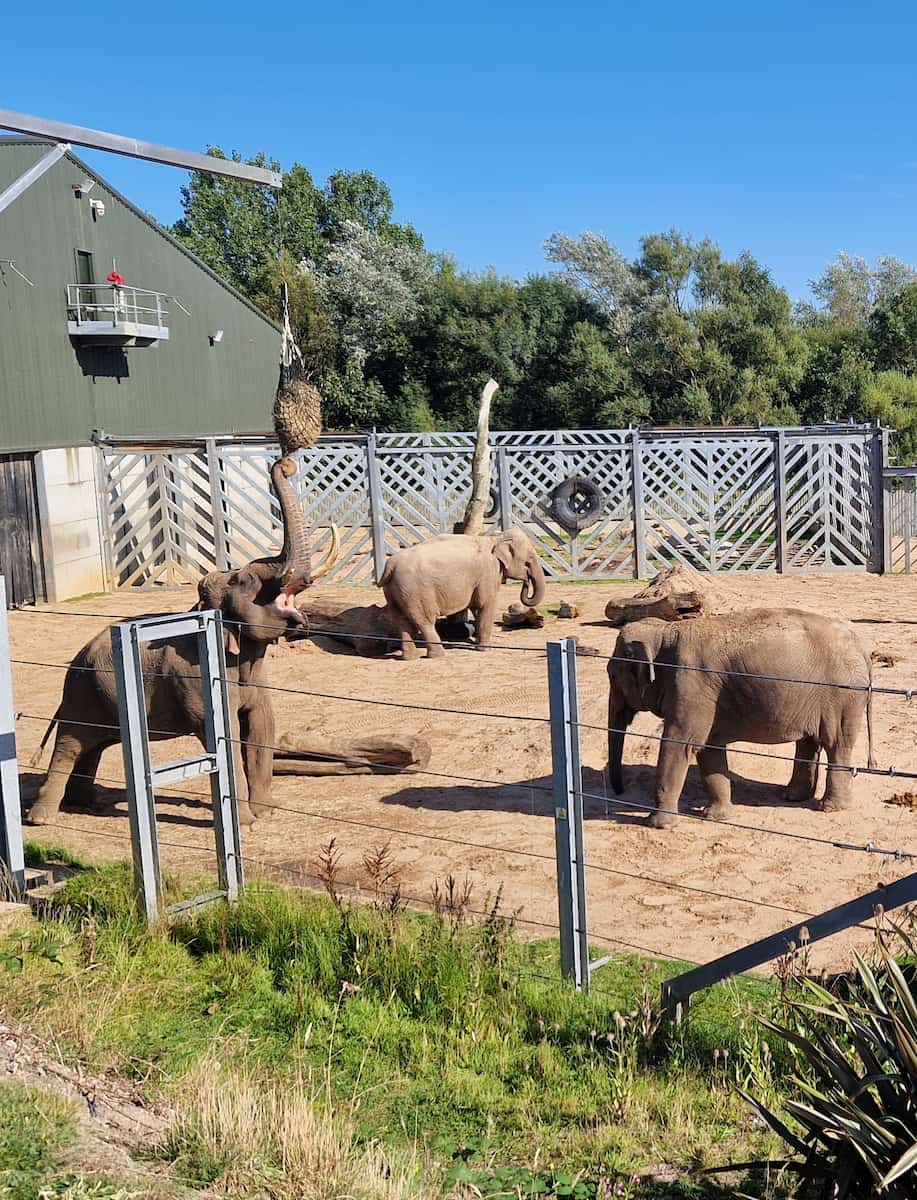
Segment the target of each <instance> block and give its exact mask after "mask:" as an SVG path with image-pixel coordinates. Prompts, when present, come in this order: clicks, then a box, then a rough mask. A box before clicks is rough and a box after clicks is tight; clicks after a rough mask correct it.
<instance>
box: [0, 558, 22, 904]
mask: <svg viewBox="0 0 917 1200" xmlns="http://www.w3.org/2000/svg"><path fill="white" fill-rule="evenodd" d="M0 865H2V866H3V868H4V874H5V876H6V879H5V880H0V883H4V882H5V883H6V884H7V885H8V886H9V887H11V888H12V891H13V894H14V896H16V897H18V896H21V895H22V894H23V892H24V891H25V858H24V855H23V849H22V811H21V809H20V807H19V765H18V763H17V761H16V716H15V713H14V711H13V668H12V664H11V663H10V637H9V628H8V626H7V618H6V580H5V579H4V577H3V576H2V575H0Z"/></svg>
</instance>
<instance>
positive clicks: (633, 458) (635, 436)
mask: <svg viewBox="0 0 917 1200" xmlns="http://www.w3.org/2000/svg"><path fill="white" fill-rule="evenodd" d="M630 477H631V505H632V506H633V513H634V577H635V578H636V579H646V577H647V571H648V568H647V558H646V511H645V509H644V504H645V499H644V495H643V452H642V450H641V446H640V430H639V429H635V430H634V431H633V433H632V434H631V438H630Z"/></svg>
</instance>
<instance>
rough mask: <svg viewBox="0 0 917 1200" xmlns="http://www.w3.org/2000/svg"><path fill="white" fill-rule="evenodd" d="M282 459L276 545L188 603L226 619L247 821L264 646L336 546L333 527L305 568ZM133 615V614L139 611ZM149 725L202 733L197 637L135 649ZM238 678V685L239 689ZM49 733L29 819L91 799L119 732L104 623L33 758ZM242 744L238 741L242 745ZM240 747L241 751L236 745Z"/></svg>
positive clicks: (301, 520) (267, 704) (260, 736)
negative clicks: (323, 551)
mask: <svg viewBox="0 0 917 1200" xmlns="http://www.w3.org/2000/svg"><path fill="white" fill-rule="evenodd" d="M295 471H296V466H295V464H294V463H293V460H292V459H290V458H281V459H278V460H277V461H276V462H275V463H274V464H273V465H272V467H271V480H272V483H273V486H274V491H275V492H276V494H277V498H278V500H279V501H280V509H281V513H282V515H283V530H284V536H283V548H282V549H281V551H280V554H279V555H278V556H276V557H272V558H262V559H256V560H255V561H254V562H250V563H248V565H247V566H244V567H241V568H240V569H238V570H233V571H211V572H210V573H209V574H207V575H205V576H204V577H203V578H202V579H201V580H200V581H199V582H198V602H197V604H196V605H195V606H194V607H195V610H197V611H202V610H205V609H219V610H220V611H221V612H222V614H223V618H224V621H225V622H226V625H225V627H224V634H225V642H226V664H227V671H228V678H229V680H230V706H229V707H230V720H231V725H232V738H233V752H234V755H235V761H236V787H237V794H238V802H239V820H240V821H241V822H242V823H243V824H246V825H248V824H251V823H252V821H253V820H254V819H255V817H257V816H261V815H263V814H264V813H265V812H266V811H267V810H268V808H269V806H270V796H271V775H272V768H273V757H274V755H273V750H272V749H271V747H272V746H273V745H274V713H273V709H272V706H271V699H270V692H269V691H267V690H265V688H264V687H263V686H250V687H248V686H245V685H247V684H254V685H263V684H264V683H265V682H266V679H267V672H266V662H265V654H266V652H267V648H268V646H269V645H270V644H271V643H272V642H276V641H278V639H280V638H282V637H285V636H287V635H289V634H290V633H293V632H295V631H297V630H301V629H302V628H303V627H306V626H307V621H306V619H305V618H304V617H303V616H302V615H301V614H300V613H299V611H298V610H297V609H296V607H295V605H294V603H293V597H294V596H295V595H296V594H297V593H298V592H300V591H302V590H303V589H304V588H306V587H309V586H310V585H311V584H312V583H313V582H314V581H315V580H316V579H318V578H320V577H321V575H323V574H325V573H326V572H327V571H328V570H329V569H330V567H331V566H332V564H333V561H334V557H335V556H336V553H337V534H336V531H335V530H332V546H331V549H330V550H329V552H328V556H327V558H326V560H325V562H324V563H323V564H322V567H321V568H320V570H319V571H317V572H315V573H314V574H313V572H312V570H311V562H310V552H309V538H308V535H307V532H306V525H305V517H304V515H303V512H302V509H301V508H300V506H299V503H298V502H297V500H296V496H295V493H294V491H293V487H292V484H291V482H290V476H291V475H292V474H293V473H294V472H295ZM138 619H139V618H138ZM141 657H142V664H143V670H144V674H145V675H148V676H149V678H147V680H146V683H145V689H144V690H145V693H146V713H147V724H148V726H149V731H150V739H151V740H156V741H158V740H162V739H165V738H173V737H181V736H185V735H192V736H195V737H198V738H200V740H201V741H202V742H203V741H204V709H203V703H202V698H201V685H200V664H199V662H198V657H197V639H196V638H187V637H184V638H181V637H179V638H173V639H169V638H164V639H162V640H161V641H156V642H152V643H145V644H144V645H143V647H142V649H141ZM239 685H242V686H241V687H240V686H239ZM55 725H56V727H57V736H56V738H55V742H54V750H53V753H52V756H51V763H50V766H49V768H48V775H47V778H46V780H45V782H44V784H43V785H42V787H41V789H40V790H39V793H38V796H37V798H36V800H35V803H34V804H33V805H32V807H31V809H30V811H29V814H28V817H27V820H29V821H30V822H31V823H32V824H34V825H41V824H46V823H47V822H49V821H53V819H54V817H55V816H56V815H57V813H58V811H59V809H60V805H61V801H62V800H66V801H68V802H69V803H77V804H81V805H85V804H88V803H90V802H91V800H92V797H93V794H94V782H95V776H96V771H97V770H98V766H99V759H100V758H101V756H102V753H103V751H104V750H106V749H107V748H108V747H109V746H114V745H117V743H118V742H120V740H121V735H120V730H119V727H118V703H117V696H116V690H115V677H114V672H113V667H112V648H111V631H110V629H109V630H105V631H103V632H102V633H100V634H98V635H97V636H96V637H94V638H93V639H92V640H91V641H90V642H87V644H86V645H85V646H83V648H82V649H81V650H80V651H79V653H78V654H77V655H76V657H75V658H74V659H73V661H72V663H71V664H70V667H69V668H68V670H67V674H66V676H65V679H64V688H63V697H62V699H61V702H60V704H59V705H58V708H57V711H56V713H55V714H54V717H53V718H52V720H51V723H50V724H49V726H48V728H47V730H46V731H45V734H44V737H43V738H42V741H41V745H40V746H39V749H38V752H37V753H36V756H35V759H33V763H34V762H36V761H37V758H38V756H39V755H40V754H41V751H42V749H43V748H44V745H45V743H46V742H47V740H48V737H49V736H50V734H51V730H52V729H53V728H54V727H55ZM242 743H246V744H245V745H244V746H243V744H242ZM243 750H244V753H243Z"/></svg>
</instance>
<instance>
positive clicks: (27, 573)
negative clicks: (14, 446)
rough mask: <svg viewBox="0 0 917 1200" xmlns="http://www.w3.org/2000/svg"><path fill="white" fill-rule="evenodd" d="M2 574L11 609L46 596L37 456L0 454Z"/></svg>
mask: <svg viewBox="0 0 917 1200" xmlns="http://www.w3.org/2000/svg"><path fill="white" fill-rule="evenodd" d="M0 574H2V575H4V576H5V577H6V586H7V595H6V603H7V607H9V608H18V607H19V605H21V604H35V603H36V602H37V601H39V600H44V599H45V577H44V570H43V568H42V558H41V535H40V529H39V523H38V501H37V498H36V490H35V458H34V455H31V454H0Z"/></svg>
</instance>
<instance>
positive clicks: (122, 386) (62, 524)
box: [0, 137, 280, 604]
mask: <svg viewBox="0 0 917 1200" xmlns="http://www.w3.org/2000/svg"><path fill="white" fill-rule="evenodd" d="M48 149H49V143H48V142H47V141H41V140H40V139H33V138H27V137H9V138H0V572H2V573H3V574H5V575H6V577H7V590H8V594H9V595H10V600H11V603H14V604H22V603H31V602H34V601H36V600H41V599H51V600H59V599H63V598H65V597H67V596H73V595H79V594H84V593H86V592H90V591H96V590H101V589H102V588H103V586H104V582H103V579H104V576H103V573H102V561H101V550H100V542H99V530H98V516H97V511H98V509H97V505H96V494H95V475H94V472H95V455H94V451H93V450H92V449H91V447H92V436H93V432H94V431H97V430H104V431H105V432H107V433H111V434H116V435H120V436H141V437H143V436H150V437H190V436H192V435H201V434H211V435H212V434H231V433H250V432H265V431H267V430H268V429H270V427H271V404H272V401H273V395H274V388H275V386H276V382H277V362H278V355H279V349H280V333H279V330H278V328H277V327H276V326H275V325H274V324H273V323H272V322H271V321H270V320H268V319H267V318H266V317H265V316H264V315H263V314H262V313H260V312H259V311H258V309H257V308H255V307H254V306H253V305H252V304H250V303H249V302H248V300H246V299H245V297H243V296H242V295H241V294H240V293H239V292H237V291H235V289H233V288H232V287H230V286H229V285H228V284H227V283H226V282H225V281H224V280H222V279H220V277H219V276H218V275H216V274H215V273H214V272H213V271H211V270H210V268H209V267H207V266H205V265H204V264H203V263H202V262H201V261H200V260H199V259H197V258H195V256H194V255H192V254H190V253H189V252H188V251H187V250H186V249H185V248H184V247H183V246H181V245H180V244H179V243H178V242H177V241H175V239H174V238H172V237H171V236H170V235H169V234H168V233H166V232H165V231H164V230H163V229H162V228H160V227H159V226H158V225H157V224H156V223H155V221H153V220H152V219H151V218H150V217H148V216H147V215H146V214H144V213H143V212H141V211H140V210H139V209H138V208H136V207H135V206H134V205H133V204H131V203H130V201H129V200H127V199H125V197H124V196H122V195H120V194H119V193H118V192H116V191H115V190H114V189H113V188H111V187H110V186H109V185H108V184H107V183H106V182H105V181H104V179H102V178H101V177H100V176H99V175H98V174H97V173H96V172H95V171H93V170H91V169H90V168H88V167H87V166H86V165H85V163H83V162H81V161H80V159H79V158H77V157H76V156H75V155H74V154H72V153H70V152H67V153H66V154H64V155H63V156H62V157H61V158H60V159H59V160H58V161H57V162H56V163H55V164H54V165H53V166H52V167H51V168H50V169H49V170H47V171H45V173H43V174H42V175H41V176H40V177H39V178H37V179H35V180H34V182H31V183H30V184H28V186H27V187H25V188H24V190H23V191H22V192H21V194H19V195H18V196H17V197H16V198H15V199H14V200H13V201H12V203H8V206H7V207H3V206H2V199H3V194H4V192H5V191H6V190H7V189H8V188H10V187H11V185H14V184H15V183H16V181H17V180H20V179H21V178H22V176H23V175H24V174H26V173H27V172H28V171H29V170H30V168H32V167H34V166H35V164H36V163H37V162H38V161H39V160H40V159H41V158H42V156H43V155H45V154H46V153H47V152H48ZM113 272H114V273H115V279H114V281H113V282H112V281H109V279H108V276H109V275H111V274H112V273H113ZM118 277H120V279H119V278H118Z"/></svg>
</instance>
